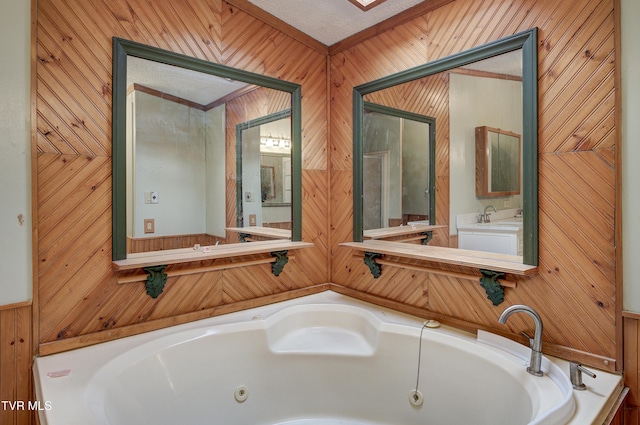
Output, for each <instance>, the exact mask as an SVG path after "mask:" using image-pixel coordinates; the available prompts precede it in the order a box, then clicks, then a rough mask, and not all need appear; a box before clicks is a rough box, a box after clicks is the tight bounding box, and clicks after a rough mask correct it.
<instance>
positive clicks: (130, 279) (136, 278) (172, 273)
mask: <svg viewBox="0 0 640 425" xmlns="http://www.w3.org/2000/svg"><path fill="white" fill-rule="evenodd" d="M287 258H288V259H289V260H294V259H295V258H296V257H295V255H289V256H288V257H287ZM275 261H276V259H275V258H273V257H270V258H261V259H257V260H249V261H242V262H238V263H225V264H214V265H211V266H201V267H194V268H192V269H180V270H168V271H166V272H165V273H166V275H167V276H168V277H177V276H186V275H189V274H198V273H207V272H212V271H217V270H227V269H235V268H237V267H248V266H257V265H259V264H268V263H274V262H275ZM147 277H148V275H146V274H135V275H131V276H118V284H124V283H135V282H144V281H146V280H147Z"/></svg>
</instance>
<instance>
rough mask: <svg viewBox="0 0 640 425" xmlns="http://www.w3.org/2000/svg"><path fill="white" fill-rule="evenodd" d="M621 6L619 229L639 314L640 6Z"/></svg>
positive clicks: (629, 0)
mask: <svg viewBox="0 0 640 425" xmlns="http://www.w3.org/2000/svg"><path fill="white" fill-rule="evenodd" d="M620 3H621V6H622V9H621V10H622V53H621V55H622V56H621V58H622V203H623V206H622V215H623V219H622V222H623V223H622V229H623V232H624V233H623V238H622V239H623V241H622V245H623V256H624V258H623V262H622V264H623V279H624V295H623V296H624V301H623V303H622V304H623V308H624V309H625V310H629V311H634V312H640V261H638V254H639V253H640V167H639V166H638V163H639V162H640V119H638V117H640V77H638V75H640V72H639V70H640V50H639V49H638V43H637V41H638V40H640V26H639V25H638V21H639V20H640V2H639V1H638V0H621V1H620Z"/></svg>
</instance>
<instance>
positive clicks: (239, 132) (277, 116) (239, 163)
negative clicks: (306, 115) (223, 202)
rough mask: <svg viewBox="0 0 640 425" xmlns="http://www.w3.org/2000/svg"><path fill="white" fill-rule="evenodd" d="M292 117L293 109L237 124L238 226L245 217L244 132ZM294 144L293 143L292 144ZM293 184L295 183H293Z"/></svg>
mask: <svg viewBox="0 0 640 425" xmlns="http://www.w3.org/2000/svg"><path fill="white" fill-rule="evenodd" d="M290 117H291V109H284V110H282V111H279V112H275V113H273V114H269V115H265V116H264V117H260V118H255V119H253V120H250V121H245V122H241V123H239V124H236V226H238V227H241V226H240V218H241V217H242V216H243V215H244V209H243V208H242V209H241V206H242V193H243V191H242V132H243V131H244V130H248V129H250V128H254V127H259V126H261V125H263V124H268V123H270V122H274V121H278V120H281V119H284V118H290ZM292 144H293V142H292ZM291 183H293V182H291ZM243 224H244V223H243Z"/></svg>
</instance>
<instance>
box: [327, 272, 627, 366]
mask: <svg viewBox="0 0 640 425" xmlns="http://www.w3.org/2000/svg"><path fill="white" fill-rule="evenodd" d="M329 290H331V291H334V292H337V293H339V294H343V295H347V296H349V297H353V298H356V299H359V300H362V301H366V302H369V303H372V304H376V305H379V306H382V307H386V308H390V309H393V310H396V311H399V312H401V313H406V314H411V315H412V316H416V317H420V318H423V319H434V320H437V321H439V322H441V323H443V324H444V325H448V326H452V327H454V328H457V329H461V330H463V331H467V332H472V333H476V332H477V331H478V330H480V329H482V330H485V331H487V332H491V333H495V334H497V335H501V336H504V337H506V338H510V339H513V340H515V341H518V342H519V343H521V344H524V345H527V344H528V341H527V339H526V338H525V337H523V336H521V335H516V334H513V333H510V332H505V331H502V330H500V329H497V328H494V327H487V326H482V325H479V324H477V323H472V322H468V321H465V320H461V319H456V318H454V317H451V316H446V315H442V314H439V313H436V312H433V311H430V310H427V309H425V308H421V307H416V306H413V305H408V304H404V303H401V302H398V301H395V300H391V299H388V298H382V297H379V296H377V295H373V294H369V293H366V292H362V291H359V290H357V289H352V288H348V287H346V286H342V285H337V284H335V283H331V284H330V285H329ZM496 317H497V315H496ZM542 347H543V352H544V353H545V354H548V355H550V356H555V357H560V358H563V359H570V360H576V361H579V362H580V363H583V364H585V365H590V366H593V367H597V368H598V369H602V370H606V371H608V372H616V361H615V359H613V358H608V357H603V356H598V355H595V354H592V353H587V352H584V351H578V350H573V349H571V348H567V347H565V346H561V345H556V344H552V343H549V342H545V343H544V344H543V346H542Z"/></svg>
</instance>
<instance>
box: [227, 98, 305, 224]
mask: <svg viewBox="0 0 640 425" xmlns="http://www.w3.org/2000/svg"><path fill="white" fill-rule="evenodd" d="M237 146H238V149H239V151H240V152H242V155H241V156H239V157H238V163H237V172H238V175H240V176H241V177H242V178H241V179H239V180H238V182H237V185H236V190H237V196H236V200H237V212H238V219H237V221H238V224H237V225H238V227H245V226H257V227H264V228H269V229H286V230H289V231H290V230H291V199H292V185H291V183H292V179H291V118H290V111H289V110H285V111H283V112H281V113H277V114H274V115H271V116H266V117H262V118H260V119H258V120H254V121H252V122H247V123H242V124H240V125H239V126H238V137H237Z"/></svg>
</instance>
